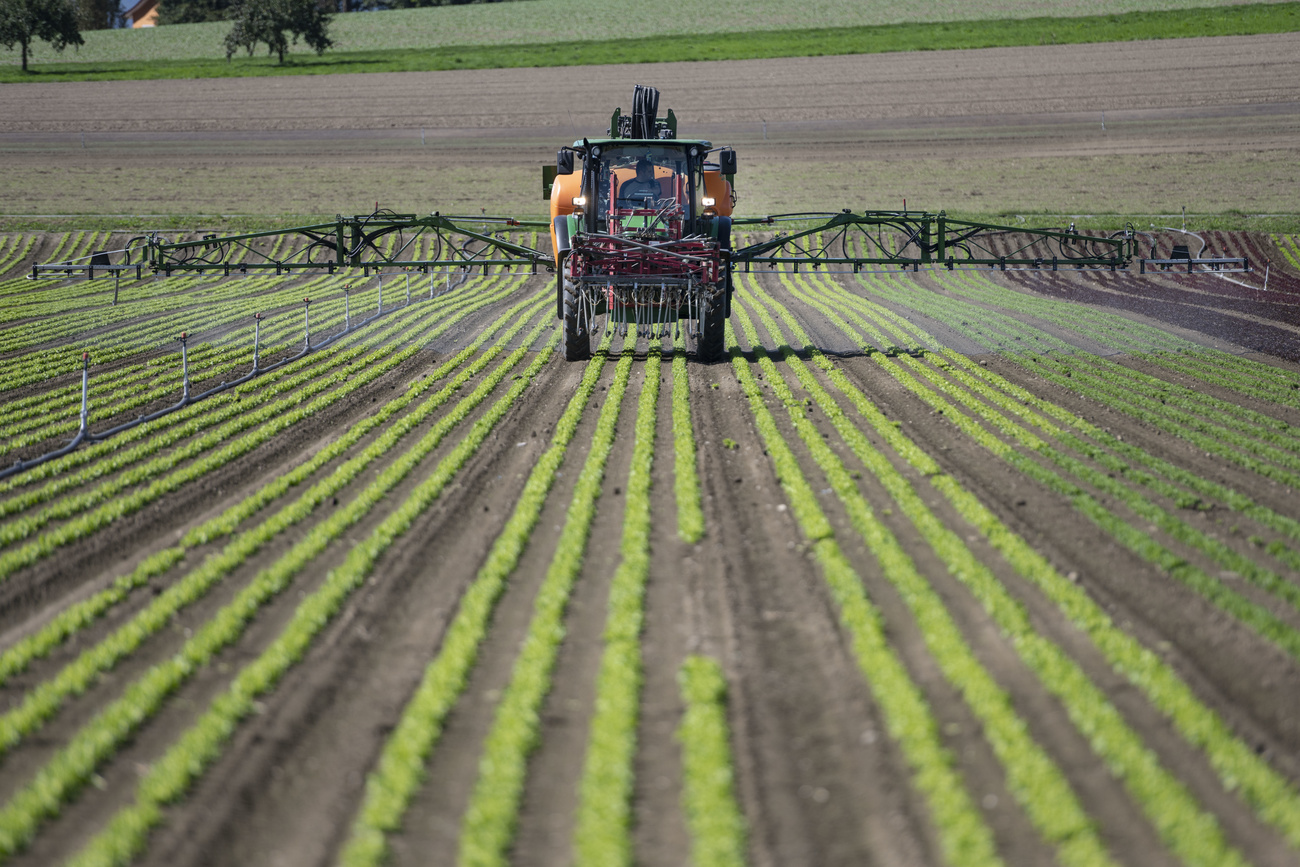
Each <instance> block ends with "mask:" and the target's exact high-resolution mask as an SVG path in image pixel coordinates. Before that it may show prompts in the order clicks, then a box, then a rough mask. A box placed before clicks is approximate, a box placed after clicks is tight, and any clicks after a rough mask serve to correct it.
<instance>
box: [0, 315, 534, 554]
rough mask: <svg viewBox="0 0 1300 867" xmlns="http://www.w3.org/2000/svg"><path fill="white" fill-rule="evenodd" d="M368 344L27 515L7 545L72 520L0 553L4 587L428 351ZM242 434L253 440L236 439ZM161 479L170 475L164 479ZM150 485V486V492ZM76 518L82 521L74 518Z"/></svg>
mask: <svg viewBox="0 0 1300 867" xmlns="http://www.w3.org/2000/svg"><path fill="white" fill-rule="evenodd" d="M503 291H509V290H503ZM491 300H495V299H492V298H487V299H476V301H475V303H476V304H486V303H490V301H491ZM366 343H367V345H369V346H372V347H377V348H373V349H371V351H370V352H369V353H368V354H366V355H365V356H364V357H362V358H359V359H357V360H355V361H350V363H349V364H348V366H347V367H346V368H342V369H338V370H336V371H334V372H331V373H329V374H327V375H320V374H316V373H314V372H305V373H304V374H302V375H301V376H302V379H303V380H305V381H303V382H301V384H298V385H297V386H296V387H294V388H289V387H288V383H287V382H284V381H282V382H281V383H279V386H280V389H281V390H287V391H289V396H287V397H285V398H283V399H281V400H278V401H276V402H274V403H269V402H268V403H264V404H263V405H262V406H261V407H260V408H256V409H252V408H246V407H243V406H241V405H240V404H239V402H238V401H230V402H227V404H226V406H227V409H228V412H227V413H215V414H217V415H228V416H229V418H228V420H225V421H224V422H223V423H222V424H221V426H220V427H218V428H216V429H215V430H210V431H208V432H207V433H204V434H202V435H201V436H199V437H198V438H196V439H191V440H189V441H188V442H186V443H185V444H184V445H183V446H182V447H181V448H179V449H177V450H175V451H173V452H170V453H168V454H165V455H161V456H159V457H156V458H152V459H151V460H150V461H148V462H146V463H143V464H139V465H137V466H133V467H130V468H126V469H123V470H122V471H120V472H117V473H116V474H115V475H113V476H112V477H111V478H109V479H107V480H106V481H105V482H104V483H103V484H101V485H99V486H98V487H96V488H93V489H91V490H88V491H84V492H82V493H80V494H73V495H70V496H68V497H65V498H64V499H62V500H60V501H59V502H57V503H54V504H52V505H50V506H49V507H47V508H46V509H45V510H43V511H42V512H40V513H37V514H36V515H24V516H23V517H21V518H19V519H17V520H16V521H14V522H11V523H9V524H6V525H5V526H4V527H3V528H2V531H3V532H5V533H6V534H7V535H6V538H14V539H21V538H24V537H25V536H26V535H30V534H31V533H34V532H36V531H37V530H38V529H39V528H40V527H43V526H44V524H45V523H47V522H48V521H50V520H54V519H56V518H57V519H67V518H71V520H65V522H64V523H62V524H60V525H59V526H58V527H57V528H55V529H53V530H50V531H48V532H45V533H43V534H41V535H40V536H38V537H37V538H36V539H34V540H32V541H31V542H28V543H26V544H24V545H21V546H19V547H13V548H11V549H10V550H8V551H5V552H3V553H0V579H3V578H7V577H8V576H9V575H11V574H13V572H14V571H16V570H17V569H19V568H22V567H24V566H28V565H30V564H31V563H34V562H36V561H37V560H38V559H40V558H42V557H45V556H48V555H49V554H51V553H52V552H53V551H55V550H56V549H58V548H60V547H62V546H64V545H67V544H70V543H72V542H75V541H78V540H80V539H82V538H85V537H86V536H88V535H90V534H91V533H93V532H94V531H96V530H98V529H99V528H101V527H103V526H106V525H107V524H109V523H110V522H112V521H114V520H117V519H120V518H122V517H124V516H126V515H129V514H132V513H133V512H135V511H138V510H139V509H141V508H143V507H144V506H145V505H147V504H149V503H151V502H154V501H155V500H157V499H158V498H159V497H161V496H163V495H164V494H166V493H168V492H171V491H174V490H177V489H178V488H180V487H181V486H183V485H184V484H186V483H188V482H189V481H192V480H194V479H197V478H199V477H201V476H203V475H205V474H206V473H208V472H210V471H212V470H215V469H218V468H220V467H222V466H224V465H225V464H226V463H227V462H229V461H231V460H233V459H235V458H236V457H238V456H240V455H242V454H245V453H247V452H249V451H251V450H252V449H254V448H256V447H257V446H259V445H261V444H262V443H264V442H267V441H268V440H270V439H271V438H273V437H274V436H276V435H277V434H279V433H282V432H283V431H285V430H287V429H288V428H290V427H291V426H292V425H294V424H296V423H298V422H300V421H302V420H303V419H307V418H310V417H311V416H312V415H313V414H314V413H317V412H319V411H321V410H323V409H325V408H327V407H329V406H331V405H332V404H334V403H336V402H337V401H339V400H341V399H342V398H343V397H345V396H347V395H348V394H349V393H351V392H354V391H355V390H356V389H358V388H360V387H362V386H363V385H365V384H367V383H370V382H373V381H374V380H376V379H378V378H379V377H381V376H383V375H384V374H386V373H387V372H388V371H390V370H392V369H394V368H395V367H397V366H398V365H400V364H402V363H403V362H405V361H406V360H407V359H408V358H410V357H411V356H413V355H414V354H415V353H416V352H418V351H419V350H420V349H421V348H422V347H421V345H420V344H415V345H411V346H408V347H406V348H405V349H402V350H399V351H396V352H394V351H393V350H392V348H391V347H389V346H385V345H383V340H382V338H381V337H378V336H376V337H374V338H371V339H370V340H368V341H367V342H366ZM361 351H362V348H361V347H358V348H357V350H356V352H357V353H360V352H361ZM344 383H346V384H345V385H344ZM251 384H252V383H250V385H251ZM340 386H342V387H340ZM309 398H310V400H309ZM205 415H208V414H203V415H199V416H196V417H195V418H193V419H191V420H190V423H191V424H193V425H194V426H200V425H201V426H202V427H205V428H207V427H209V425H207V424H204V423H202V421H201V419H202V418H203V417H204V416H205ZM181 429H184V426H182V428H181ZM244 431H247V433H243V435H242V436H239V437H238V438H235V439H232V437H234V436H236V435H237V434H240V433H241V432H244ZM178 433H179V431H178ZM168 440H169V438H168V437H165V436H159V435H156V434H155V435H152V436H149V437H146V438H144V439H143V441H142V442H140V444H139V445H138V446H136V450H138V452H137V454H135V455H133V458H139V457H147V456H149V455H152V454H154V453H155V452H156V451H158V449H159V448H160V444H161V443H168V444H170V443H169V442H168ZM191 458H193V460H190V459H191ZM110 460H111V459H110ZM186 461H188V462H186ZM98 466H99V464H93V465H91V467H89V468H88V470H87V471H88V472H90V473H92V474H93V473H94V470H95V468H96V467H98ZM162 473H166V475H161V474H162ZM146 481H147V482H148V484H147V485H146V484H144V482H146ZM58 486H59V482H58V481H57V480H56V481H55V482H53V483H51V485H50V486H47V488H48V489H54V488H57V487H58ZM43 490H44V489H43ZM74 515H77V517H72V516H74Z"/></svg>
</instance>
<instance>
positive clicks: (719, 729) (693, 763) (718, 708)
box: [677, 656, 746, 867]
mask: <svg viewBox="0 0 1300 867" xmlns="http://www.w3.org/2000/svg"><path fill="white" fill-rule="evenodd" d="M677 683H678V685H679V686H680V687H681V693H682V702H683V703H684V704H685V705H686V712H685V713H684V714H682V722H681V725H680V726H678V728H677V740H678V742H679V743H681V745H682V776H683V786H682V809H683V810H684V811H685V813H686V825H687V827H688V828H690V830H691V863H692V864H693V865H694V867H744V865H745V833H746V832H745V818H744V816H742V815H741V813H740V806H739V805H738V804H737V803H736V792H735V788H734V786H733V776H734V774H733V771H732V761H731V745H730V743H729V742H728V740H729V739H728V728H727V680H726V678H725V677H723V674H722V666H720V665H718V663H717V661H716V660H713V659H710V658H709V657H707V656H688V657H687V658H686V661H685V662H683V663H682V667H681V669H679V670H678V672H677Z"/></svg>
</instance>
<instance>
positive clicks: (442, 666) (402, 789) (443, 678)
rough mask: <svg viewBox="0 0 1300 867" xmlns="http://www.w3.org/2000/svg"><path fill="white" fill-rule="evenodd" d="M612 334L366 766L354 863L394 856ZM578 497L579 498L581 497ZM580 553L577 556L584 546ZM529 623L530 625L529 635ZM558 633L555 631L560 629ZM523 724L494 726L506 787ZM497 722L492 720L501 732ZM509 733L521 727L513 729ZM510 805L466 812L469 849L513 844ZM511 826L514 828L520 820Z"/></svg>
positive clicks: (616, 387) (346, 850)
mask: <svg viewBox="0 0 1300 867" xmlns="http://www.w3.org/2000/svg"><path fill="white" fill-rule="evenodd" d="M611 338H612V334H607V335H606V336H605V338H604V339H603V340H602V342H601V345H600V348H599V350H598V351H597V352H596V353H595V354H594V355H593V357H592V359H591V360H590V361H589V362H588V363H587V368H586V370H585V371H583V375H582V379H581V381H580V382H579V384H578V388H577V390H576V391H575V392H574V394H573V396H572V397H571V398H570V399H569V402H568V404H567V405H566V407H565V410H564V412H563V414H562V415H561V416H560V419H559V421H557V422H556V425H555V432H554V433H553V434H552V436H551V442H550V445H549V446H548V447H547V449H546V451H545V452H543V453H542V455H541V457H540V458H538V460H537V462H536V464H534V466H533V469H532V470H531V471H530V472H529V474H528V478H527V480H526V481H525V482H524V487H523V490H522V491H521V493H520V495H519V498H518V500H516V502H515V507H514V509H513V510H512V511H511V513H510V517H509V518H508V519H507V520H506V523H505V526H504V527H503V528H502V530H501V533H500V534H499V535H498V536H497V538H496V540H495V541H494V542H493V543H492V547H491V549H490V550H489V551H488V554H487V556H486V558H485V559H484V561H483V565H482V566H480V567H479V569H478V571H477V573H476V574H475V576H474V579H473V581H472V582H471V583H470V585H469V587H468V588H467V589H466V590H465V592H464V593H463V594H462V595H461V600H460V603H459V606H458V608H457V610H456V613H455V615H454V617H453V618H452V620H451V622H450V624H449V625H448V626H447V629H446V632H445V633H444V637H443V639H442V642H441V645H440V647H439V649H438V653H437V655H436V656H435V657H434V658H433V660H432V661H431V662H430V663H429V665H428V666H427V667H426V669H425V671H424V675H423V677H422V678H421V680H420V683H419V685H418V687H417V688H416V690H415V692H414V693H413V694H412V696H411V699H410V700H409V701H408V702H407V704H406V707H405V708H404V709H403V710H402V714H401V717H400V718H399V720H398V722H397V724H396V726H395V727H394V728H393V732H392V734H391V735H389V737H388V740H387V741H386V742H385V743H384V746H383V749H382V750H381V752H380V756H379V760H378V761H377V763H376V765H375V768H374V770H372V771H371V772H370V774H368V775H367V778H366V785H365V795H364V798H363V800H362V804H361V807H360V809H359V811H358V813H357V816H356V818H355V820H354V821H353V823H352V828H351V832H350V834H349V837H348V839H347V841H346V842H345V843H344V846H343V849H342V853H341V856H340V862H341V863H342V864H344V865H347V867H364V865H379V864H382V863H384V862H385V860H386V859H387V857H388V853H389V841H388V838H389V835H390V834H392V833H394V832H396V831H397V830H399V829H400V828H401V826H402V817H403V816H404V815H405V813H406V810H407V807H408V806H409V805H410V802H411V799H412V798H413V797H414V796H415V793H416V792H417V791H418V789H419V787H420V785H421V784H422V783H423V781H424V766H425V763H426V761H427V759H428V757H429V754H430V753H431V752H432V751H433V749H434V747H436V746H437V743H438V740H439V738H440V737H441V736H442V730H443V724H444V723H445V721H446V718H447V715H448V714H449V713H450V712H451V710H452V708H453V707H454V706H455V704H456V702H457V701H458V700H459V698H460V695H461V693H462V692H463V691H464V689H465V686H466V684H467V683H468V680H469V675H470V671H471V670H472V668H473V666H474V663H475V661H476V660H477V659H478V652H479V647H480V645H481V644H482V642H483V639H484V638H485V637H486V635H487V630H488V625H489V622H490V620H491V617H492V612H493V611H494V610H495V608H496V603H497V601H498V600H499V599H500V597H501V595H502V594H503V593H504V592H505V588H506V580H507V579H508V577H509V576H510V573H511V572H513V571H514V569H515V566H516V565H517V564H518V562H519V558H520V556H521V555H522V554H523V551H524V548H525V547H526V546H527V544H528V541H529V539H530V538H531V536H532V532H533V529H534V527H535V526H536V524H537V520H538V518H539V516H540V515H541V511H542V507H543V506H544V505H545V502H546V497H547V494H548V493H549V492H550V490H551V487H552V486H553V485H554V483H555V478H556V476H557V474H558V473H559V471H560V467H561V465H562V464H563V463H564V459H565V455H566V453H567V452H568V449H569V446H570V444H571V443H572V441H573V437H574V434H575V433H576V432H577V429H578V424H579V422H580V421H581V420H582V415H583V412H584V411H585V409H586V407H587V404H588V403H589V401H590V400H591V396H592V394H593V393H594V392H595V390H596V385H597V383H598V382H599V380H600V376H601V372H602V371H603V369H604V366H605V359H606V356H607V354H608V352H609V346H610V342H611ZM632 348H633V345H632V343H631V342H630V341H629V342H628V343H627V344H625V346H624V350H623V354H622V358H620V360H619V362H618V365H617V366H616V367H615V372H614V379H613V382H612V384H611V386H610V389H611V391H612V392H613V393H607V396H606V398H605V408H604V409H602V412H601V416H600V418H599V419H598V421H597V425H598V426H600V425H601V423H602V422H604V429H605V430H606V431H607V432H608V433H612V430H613V425H614V423H615V420H616V414H617V411H618V406H619V405H620V404H621V403H622V393H623V390H625V389H626V386H627V381H628V377H629V376H630V373H631V366H632V359H633V355H632ZM615 398H617V400H616V399H615ZM607 416H610V417H611V418H609V420H608V421H606V417H607ZM603 460H604V458H601V459H600V461H601V463H602V466H603ZM595 474H596V473H595V468H594V466H593V468H592V469H591V471H590V472H586V476H587V478H588V481H589V483H590V479H591V478H592V476H594V475H595ZM574 502H575V503H577V502H578V501H577V500H576V498H575V500H574ZM581 509H582V506H581V505H580V504H579V505H578V506H577V507H576V508H574V507H572V506H571V510H570V514H569V515H567V516H566V520H565V527H566V530H562V531H561V533H562V535H563V534H566V533H567V536H568V538H569V539H579V537H581V539H583V540H585V536H586V534H585V533H580V528H581V524H582V523H583V520H584V518H583V516H582V515H581V514H576V515H575V514H574V513H575V512H578V511H580V510H581ZM573 544H574V543H573V542H570V546H569V547H570V548H571V547H572V545H573ZM564 551H565V549H557V554H556V559H555V561H554V562H553V564H552V570H553V571H552V570H548V578H549V577H550V576H551V575H556V576H559V575H562V574H564V573H565V572H566V571H567V570H568V569H571V568H572V569H576V568H577V564H575V563H572V562H571V561H570V559H569V557H570V555H569V554H566V553H564ZM576 559H578V560H580V559H581V558H580V555H579V556H578V557H577V558H576ZM556 564H559V565H556ZM560 581H562V579H561V578H558V577H557V578H556V583H559V582H560ZM542 601H543V606H539V607H544V605H545V602H551V603H552V604H554V603H555V602H556V601H558V600H555V599H554V598H553V595H552V594H547V597H546V599H545V600H542ZM561 615H562V612H561ZM539 616H546V615H539ZM532 631H533V630H532V628H531V627H530V634H531V633H532ZM555 637H556V638H557V639H558V636H555ZM539 645H540V646H539ZM529 646H530V647H532V648H533V649H532V650H531V651H529V656H528V658H527V659H525V658H524V657H522V656H521V661H520V662H519V663H517V667H518V668H527V667H530V666H534V667H536V668H539V669H543V670H545V675H546V676H545V679H544V680H542V681H541V682H540V683H539V684H535V686H540V687H542V688H543V689H545V688H546V687H547V686H548V684H549V668H550V667H551V666H548V665H545V664H542V665H538V661H539V660H538V657H539V656H545V655H546V653H547V651H548V648H547V647H546V646H545V643H543V642H532V643H531V644H530V645H529ZM540 673H541V672H539V675H540ZM525 690H526V686H523V685H521V686H519V687H516V688H515V689H514V690H513V691H514V692H515V693H516V696H515V697H512V698H511V699H510V700H511V701H512V702H518V701H520V700H521V699H527V696H526V695H525V694H524V692H525ZM519 724H520V725H522V726H524V728H525V730H523V731H520V730H515V729H513V728H512V727H509V726H508V724H506V723H502V724H501V728H502V729H506V730H504V731H500V732H498V733H496V734H495V735H493V737H494V738H495V739H496V742H498V743H502V744H504V745H503V746H499V747H495V748H494V749H495V750H497V751H500V752H502V753H503V754H502V755H500V756H498V758H499V759H500V760H502V761H503V762H504V763H505V766H504V767H503V768H502V773H503V776H504V777H505V780H504V783H505V784H506V785H507V786H509V785H511V782H510V781H511V779H512V778H515V777H518V776H519V775H521V774H522V769H521V768H518V767H511V765H512V764H518V762H514V763H512V762H511V761H510V759H509V756H507V755H505V754H504V753H505V752H507V751H511V752H513V751H516V750H523V751H524V753H525V754H526V752H527V751H528V749H530V746H529V738H530V736H529V733H528V732H527V731H526V729H527V727H528V726H530V725H535V722H534V721H532V720H526V719H525V720H519ZM497 728H498V727H497V726H496V725H495V724H494V731H496V729H497ZM510 735H514V738H511V737H510ZM513 797H515V796H512V795H511V794H510V792H509V790H507V791H506V793H505V800H506V801H509V800H511V799H512V798H513ZM508 806H509V805H508V803H502V804H486V803H484V804H480V807H479V810H480V812H481V814H482V818H479V819H475V820H470V819H469V817H468V815H467V817H466V820H465V822H466V824H467V829H466V830H467V833H472V834H474V835H475V836H476V840H477V843H476V844H475V846H473V847H471V848H476V849H481V850H482V853H483V856H484V857H490V854H489V853H491V852H493V851H496V850H499V849H501V848H502V847H503V846H508V845H509V841H508V839H507V840H506V841H505V842H504V843H503V842H501V841H500V840H499V839H498V837H499V835H500V834H501V833H502V832H501V831H500V830H494V828H493V827H492V826H494V825H496V824H497V823H498V822H499V821H500V820H499V819H497V818H496V817H494V816H491V815H489V814H492V813H498V814H499V813H502V812H506V813H508V812H509V811H508V809H506V808H508ZM471 821H472V822H473V824H474V825H475V827H476V830H474V831H469V830H468V824H469V823H470V822H471ZM505 821H507V822H508V821H509V820H508V819H506V820H505ZM480 829H481V830H480ZM506 833H507V835H512V834H513V823H511V824H510V827H509V829H508V830H507V832H506Z"/></svg>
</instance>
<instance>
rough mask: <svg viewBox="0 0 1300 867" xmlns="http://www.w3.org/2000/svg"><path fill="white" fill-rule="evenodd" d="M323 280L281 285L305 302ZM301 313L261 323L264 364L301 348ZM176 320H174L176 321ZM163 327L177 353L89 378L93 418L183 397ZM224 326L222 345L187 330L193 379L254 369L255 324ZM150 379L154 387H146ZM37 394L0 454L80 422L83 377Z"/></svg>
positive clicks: (18, 414) (17, 414) (173, 332)
mask: <svg viewBox="0 0 1300 867" xmlns="http://www.w3.org/2000/svg"><path fill="white" fill-rule="evenodd" d="M322 282H323V280H317V281H313V282H312V283H311V284H307V285H304V286H298V287H294V288H293V289H290V290H282V292H286V293H292V294H293V296H294V297H295V298H296V299H297V301H298V307H299V308H301V298H302V294H301V293H314V292H316V291H317V290H318V289H322V288H325V287H324V286H323V285H320V284H321V283H322ZM258 300H262V299H258ZM284 301H287V298H282V299H281V302H282V303H283V302H284ZM250 303H256V302H250ZM326 309H327V310H328V309H329V308H328V307H327V308H326ZM297 313H300V309H299V310H296V311H295V310H292V309H291V310H289V311H287V313H282V314H280V315H273V316H270V317H267V318H266V319H264V320H263V323H264V324H263V326H262V328H261V335H260V340H259V342H260V345H261V357H262V359H263V360H262V362H261V363H262V364H263V366H265V363H266V361H267V360H270V359H273V358H274V357H275V355H276V354H277V353H283V352H286V351H291V352H292V351H299V350H301V346H302V335H303V325H302V320H301V318H299V316H297V315H295V314H297ZM248 318H251V317H248ZM332 318H339V319H341V316H338V317H330V316H328V315H327V316H326V317H325V319H326V321H325V323H323V325H321V326H320V327H324V328H328V327H330V325H331V322H330V319H332ZM191 321H192V320H191ZM172 325H173V326H174V323H172ZM160 327H162V328H167V330H168V332H169V333H168V334H167V336H166V337H165V339H164V340H163V343H162V345H163V346H164V347H165V348H167V349H168V350H171V349H173V348H174V349H175V350H176V351H175V352H174V353H172V352H170V351H169V352H168V354H167V355H165V356H163V357H162V358H158V359H153V360H151V361H150V362H146V363H143V364H134V365H126V366H124V367H122V368H118V369H115V370H114V371H112V372H111V373H109V374H107V375H106V376H103V377H96V378H95V379H94V380H92V381H91V383H90V395H91V398H92V400H91V402H90V415H89V419H90V421H91V422H92V423H93V422H100V421H104V420H107V419H110V418H113V417H115V416H118V415H120V414H121V413H125V412H129V411H130V410H133V409H135V408H138V407H141V406H147V405H149V404H150V403H151V402H153V401H157V400H164V399H167V398H170V397H173V396H176V397H179V395H180V391H181V386H182V369H181V358H180V356H181V353H180V351H179V350H180V347H179V346H178V345H177V344H176V341H175V338H176V336H177V334H178V331H177V329H175V328H174V327H170V328H168V326H167V325H165V324H163V325H160ZM221 330H222V331H223V332H224V333H223V334H222V336H221V340H222V344H221V345H214V344H212V343H208V342H199V341H200V340H202V335H201V334H195V333H194V332H193V331H190V332H188V333H189V334H190V337H191V339H192V340H193V341H194V342H193V343H192V344H191V345H189V347H188V352H187V364H188V368H189V380H190V382H191V383H198V382H203V381H205V380H208V381H211V380H215V379H217V378H219V377H225V376H230V377H231V378H234V377H235V376H237V375H240V374H243V373H247V372H248V370H249V369H251V367H252V359H253V346H252V344H253V326H252V325H247V326H243V327H237V328H235V329H234V330H229V329H228V328H226V327H221ZM295 331H296V336H297V338H298V345H297V346H296V347H294V346H293V345H292V337H291V336H290V335H292V334H293V333H294V332H295ZM318 333H319V332H318ZM285 338H289V339H285ZM318 340H319V338H318ZM58 355H60V356H62V357H63V358H65V359H66V358H67V357H68V356H69V355H70V353H68V352H67V351H66V350H62V351H60V352H59V353H58ZM99 357H100V356H99V354H98V353H96V356H95V359H96V363H97V364H98V363H99ZM65 372H68V371H65ZM38 375H39V373H38V372H35V371H33V372H32V373H31V374H30V377H35V376H38ZM30 377H29V378H30ZM146 384H147V385H148V386H150V387H148V388H145V387H143V386H144V385H146ZM192 390H193V389H192ZM35 397H40V398H46V399H45V400H44V401H43V402H41V403H38V402H37V401H36V400H28V401H25V402H24V406H23V408H22V409H17V408H16V409H15V410H14V412H13V413H12V414H10V415H9V419H10V420H9V421H8V422H7V423H3V426H0V455H3V454H5V453H8V452H12V451H15V450H17V449H20V448H24V447H27V446H30V445H33V444H36V443H40V442H43V441H45V440H47V439H50V438H52V437H56V436H60V435H63V434H68V433H73V432H75V431H76V430H77V428H78V426H79V425H80V418H79V413H80V407H81V383H80V381H77V382H75V383H72V384H69V385H67V386H65V387H63V388H61V389H55V390H54V391H52V392H50V393H48V397H47V396H46V395H37V396H35ZM59 398H62V400H63V401H64V402H65V406H66V407H67V410H66V412H65V413H63V414H62V418H60V419H57V420H55V421H49V420H48V418H49V415H50V414H52V413H51V404H54V403H55V402H56V401H57V400H58V399H59ZM24 410H25V411H24Z"/></svg>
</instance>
